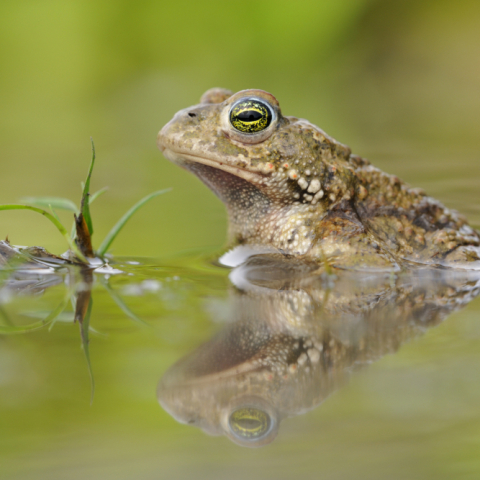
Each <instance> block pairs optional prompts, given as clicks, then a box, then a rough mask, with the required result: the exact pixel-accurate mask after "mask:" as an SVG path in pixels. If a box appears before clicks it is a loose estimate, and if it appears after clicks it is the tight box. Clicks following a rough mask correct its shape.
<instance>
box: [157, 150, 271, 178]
mask: <svg viewBox="0 0 480 480" xmlns="http://www.w3.org/2000/svg"><path fill="white" fill-rule="evenodd" d="M162 147H163V148H161V150H162V153H163V154H164V155H165V157H167V158H168V159H169V160H170V161H171V162H173V163H176V164H178V165H180V166H182V167H184V168H186V169H187V170H191V169H190V168H189V166H188V164H192V163H195V164H201V165H205V166H207V167H211V168H215V169H218V170H222V171H223V172H226V173H228V174H230V175H233V176H235V177H238V178H241V179H243V180H246V181H247V182H249V183H253V184H254V185H258V184H261V183H263V182H262V180H263V178H264V175H262V174H260V173H257V172H252V171H249V170H246V169H244V168H241V167H238V166H234V165H229V164H228V163H225V162H223V161H219V160H217V159H213V158H208V157H204V156H200V155H195V154H193V153H191V152H188V153H187V152H182V151H180V150H173V149H172V148H169V147H166V146H162ZM194 173H195V172H194Z"/></svg>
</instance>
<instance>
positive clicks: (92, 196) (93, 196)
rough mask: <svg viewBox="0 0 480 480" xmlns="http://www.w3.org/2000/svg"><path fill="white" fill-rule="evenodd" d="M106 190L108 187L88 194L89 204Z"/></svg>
mask: <svg viewBox="0 0 480 480" xmlns="http://www.w3.org/2000/svg"><path fill="white" fill-rule="evenodd" d="M107 190H108V187H103V188H101V189H100V190H98V191H97V192H95V193H93V194H92V195H90V199H89V202H88V203H89V204H90V205H91V204H92V203H93V202H94V201H95V200H96V199H97V198H98V197H99V196H100V195H103V194H104V193H105V192H106V191H107Z"/></svg>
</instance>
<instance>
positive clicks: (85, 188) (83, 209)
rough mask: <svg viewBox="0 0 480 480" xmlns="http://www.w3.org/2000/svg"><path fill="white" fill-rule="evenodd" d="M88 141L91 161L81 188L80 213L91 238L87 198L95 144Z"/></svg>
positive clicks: (90, 221)
mask: <svg viewBox="0 0 480 480" xmlns="http://www.w3.org/2000/svg"><path fill="white" fill-rule="evenodd" d="M90 140H91V142H92V161H91V162H90V168H89V170H88V175H87V179H86V180H85V185H84V186H83V194H82V205H81V213H82V214H83V218H85V222H86V223H87V227H88V231H89V232H90V236H92V235H93V224H92V217H91V216H90V201H89V200H88V196H89V195H90V178H91V177H92V172H93V166H94V165H95V144H94V143H93V138H90Z"/></svg>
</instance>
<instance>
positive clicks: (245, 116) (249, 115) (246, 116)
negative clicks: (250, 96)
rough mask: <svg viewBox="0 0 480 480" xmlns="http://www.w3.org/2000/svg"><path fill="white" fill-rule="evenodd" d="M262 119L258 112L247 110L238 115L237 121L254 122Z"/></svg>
mask: <svg viewBox="0 0 480 480" xmlns="http://www.w3.org/2000/svg"><path fill="white" fill-rule="evenodd" d="M261 118H262V114H261V113H260V112H256V111H255V110H247V111H246V112H242V113H240V114H239V115H238V119H239V120H242V122H255V121H257V120H260V119H261Z"/></svg>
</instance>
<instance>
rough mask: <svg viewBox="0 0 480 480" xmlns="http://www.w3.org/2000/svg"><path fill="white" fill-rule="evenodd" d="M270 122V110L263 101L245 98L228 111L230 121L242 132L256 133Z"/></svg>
mask: <svg viewBox="0 0 480 480" xmlns="http://www.w3.org/2000/svg"><path fill="white" fill-rule="evenodd" d="M271 122H272V111H271V110H270V108H269V107H268V106H267V105H266V104H264V103H263V102H259V101H258V100H253V99H246V100H242V101H240V102H239V103H237V104H235V105H234V106H233V108H232V110H231V112H230V123H231V124H232V126H233V128H235V129H236V130H238V131H239V132H242V133H257V132H261V131H262V130H265V129H266V128H267V127H268V126H269V125H270V123H271Z"/></svg>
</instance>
